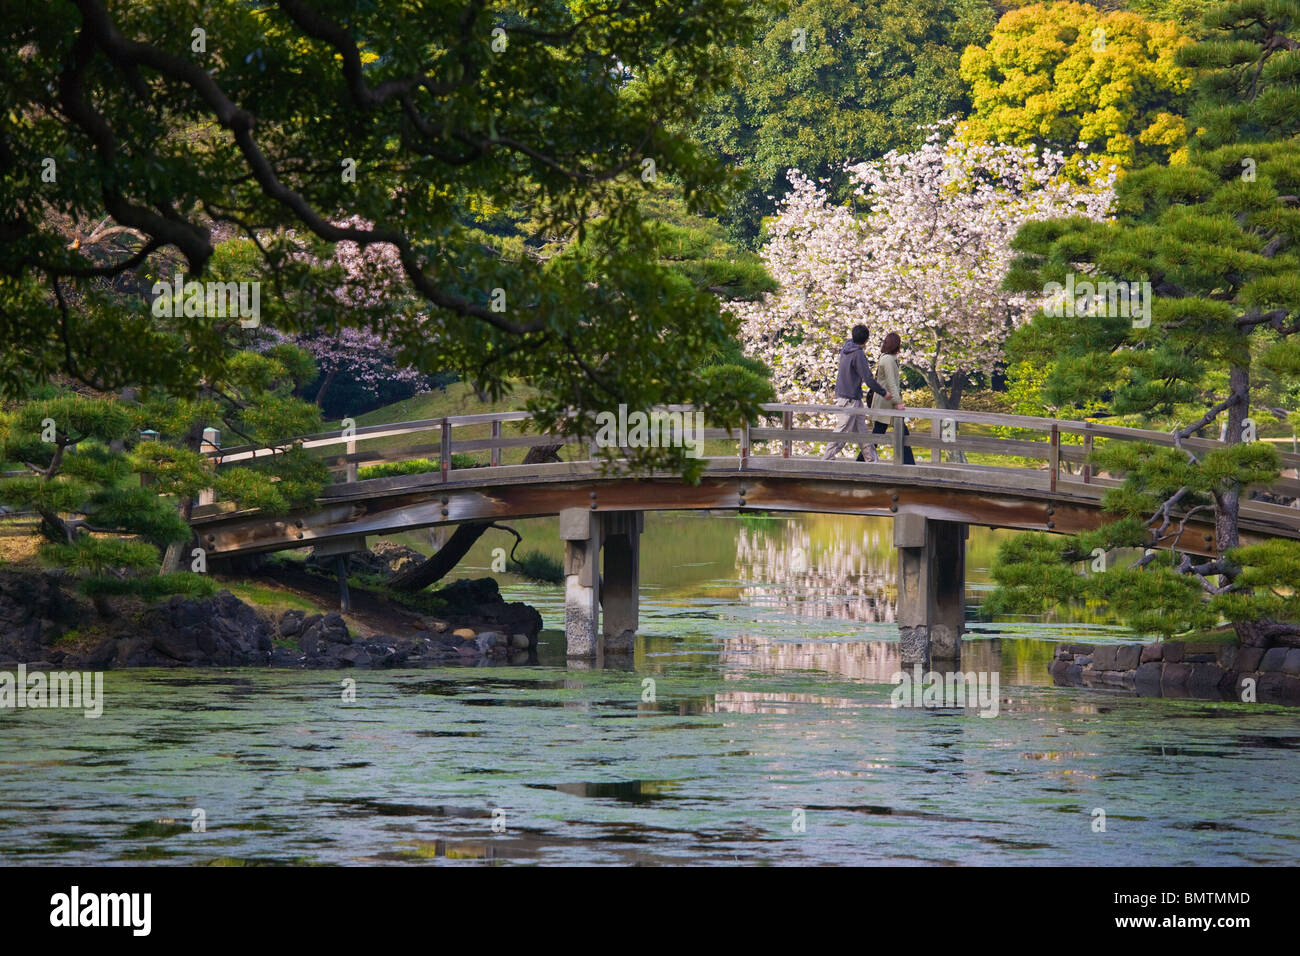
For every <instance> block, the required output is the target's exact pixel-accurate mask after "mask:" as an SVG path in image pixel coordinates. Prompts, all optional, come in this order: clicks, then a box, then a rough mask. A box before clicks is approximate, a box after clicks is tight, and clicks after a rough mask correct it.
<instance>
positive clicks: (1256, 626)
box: [995, 0, 1300, 643]
mask: <svg viewBox="0 0 1300 956" xmlns="http://www.w3.org/2000/svg"><path fill="white" fill-rule="evenodd" d="M1204 25H1205V31H1204V32H1205V34H1206V37H1207V39H1206V40H1205V41H1204V42H1202V43H1199V44H1195V45H1192V46H1189V47H1187V48H1185V49H1184V50H1183V51H1182V52H1181V53H1180V59H1181V61H1182V62H1183V64H1184V65H1185V66H1187V67H1188V68H1190V69H1193V70H1195V71H1196V79H1195V83H1194V89H1195V92H1196V99H1195V103H1194V106H1193V109H1192V112H1191V115H1190V124H1191V136H1190V137H1189V142H1188V160H1187V162H1186V163H1181V164H1173V165H1168V166H1158V165H1157V166H1147V167H1145V168H1143V169H1141V170H1137V171H1135V172H1133V173H1132V174H1130V175H1129V176H1127V177H1125V178H1124V179H1123V180H1122V181H1121V183H1120V187H1119V194H1118V200H1117V211H1118V215H1117V218H1116V220H1115V221H1114V222H1112V223H1106V224H1100V223H1095V222H1090V221H1086V220H1082V219H1071V220H1058V221H1052V222H1041V223H1031V224H1029V225H1027V226H1026V227H1025V228H1024V230H1022V232H1021V233H1020V235H1019V236H1018V238H1017V242H1016V246H1017V248H1018V249H1019V250H1020V251H1021V252H1023V254H1024V255H1023V258H1022V259H1021V260H1020V261H1019V262H1018V263H1017V265H1016V267H1015V268H1014V269H1013V272H1012V276H1011V278H1010V279H1009V280H1008V281H1009V283H1011V284H1012V285H1014V286H1015V287H1016V288H1019V289H1021V290H1025V291H1029V290H1034V289H1037V290H1039V291H1045V288H1046V287H1045V286H1044V283H1045V282H1059V283H1062V284H1064V283H1065V282H1066V280H1067V278H1069V275H1070V273H1073V274H1074V278H1075V279H1076V280H1090V281H1096V280H1100V279H1111V280H1115V281H1127V282H1141V281H1145V282H1149V283H1150V288H1151V290H1152V292H1153V296H1152V301H1151V310H1150V323H1149V325H1147V326H1145V327H1143V326H1144V320H1141V319H1135V318H1133V317H1132V316H1131V315H1129V314H1128V311H1129V310H1123V311H1124V312H1125V314H1124V315H1116V314H1103V313H1104V312H1106V311H1107V310H1104V309H1100V308H1094V309H1092V310H1091V311H1090V312H1089V311H1088V309H1087V308H1086V306H1087V303H1086V302H1083V301H1082V300H1080V303H1079V304H1080V306H1081V307H1084V312H1085V313H1087V314H1084V315H1081V316H1069V315H1061V316H1060V317H1053V316H1052V314H1051V313H1050V311H1045V312H1044V313H1043V314H1040V315H1039V316H1037V317H1036V318H1035V320H1034V321H1033V322H1032V323H1031V324H1030V325H1029V326H1027V327H1025V328H1024V329H1023V330H1022V331H1021V332H1020V333H1018V335H1017V336H1016V338H1015V340H1014V341H1013V343H1012V347H1011V351H1012V354H1013V356H1015V357H1017V358H1019V359H1020V360H1030V361H1032V360H1034V359H1038V360H1041V362H1042V363H1048V362H1054V365H1053V367H1052V371H1051V374H1050V375H1049V376H1048V379H1047V382H1046V383H1045V386H1044V392H1045V394H1046V397H1047V398H1048V399H1049V400H1050V401H1052V402H1053V403H1054V404H1058V405H1061V406H1068V405H1070V404H1075V405H1082V404H1085V403H1087V402H1089V401H1095V400H1096V399H1097V398H1098V397H1099V396H1104V397H1106V398H1107V400H1108V404H1109V407H1110V409H1111V411H1113V412H1114V413H1115V414H1118V415H1137V416H1140V417H1142V418H1144V419H1146V420H1149V421H1161V422H1163V423H1164V424H1166V425H1168V424H1169V423H1170V422H1173V423H1175V427H1174V428H1173V435H1174V438H1175V447H1173V448H1167V447H1166V448H1160V447H1156V446H1151V445H1147V446H1135V445H1132V444H1129V443H1113V444H1110V445H1107V446H1104V447H1099V448H1098V450H1097V452H1096V454H1095V459H1096V464H1097V465H1099V466H1101V467H1102V468H1105V469H1108V470H1112V471H1117V472H1123V473H1124V476H1125V477H1124V482H1123V485H1122V486H1121V487H1118V488H1114V489H1112V490H1110V491H1108V492H1107V494H1106V496H1105V498H1104V501H1103V505H1104V507H1105V509H1106V511H1107V512H1108V513H1109V515H1110V516H1111V518H1112V520H1111V521H1110V522H1109V523H1108V524H1107V525H1106V526H1105V527H1103V528H1102V529H1100V530H1099V531H1097V532H1093V533H1090V534H1084V535H1079V536H1077V537H1074V538H1055V539H1047V538H1045V537H1041V536H1039V537H1029V538H1027V539H1020V540H1017V541H1015V542H1014V543H1012V544H1010V545H1009V546H1008V547H1006V548H1005V549H1004V551H1003V554H1002V555H1001V558H1000V561H999V564H998V566H997V568H996V569H995V576H996V577H997V579H998V581H999V584H1000V585H1002V587H1001V589H1000V591H999V594H998V596H997V600H996V602H995V606H1000V607H1019V608H1022V609H1025V608H1031V607H1039V608H1041V607H1043V606H1044V605H1046V604H1050V603H1052V602H1053V601H1056V600H1058V599H1070V598H1077V599H1087V598H1100V599H1103V600H1110V601H1112V602H1113V603H1112V606H1113V607H1114V608H1115V609H1116V610H1117V611H1118V612H1119V613H1120V614H1121V615H1122V616H1123V617H1124V618H1125V619H1126V620H1127V621H1128V622H1129V623H1130V625H1132V626H1133V627H1135V628H1136V629H1139V630H1151V631H1158V632H1163V633H1166V634H1168V633H1173V632H1175V631H1179V630H1184V629H1187V628H1192V627H1198V626H1204V625H1206V624H1209V623H1213V622H1214V621H1215V620H1217V619H1218V617H1219V616H1220V615H1225V616H1226V617H1227V618H1228V619H1229V620H1231V621H1232V622H1233V623H1234V624H1235V625H1236V628H1237V632H1238V635H1239V636H1240V637H1241V638H1242V639H1243V641H1247V642H1251V643H1260V642H1262V641H1264V640H1266V639H1268V638H1269V637H1270V636H1276V635H1278V634H1281V633H1291V634H1295V633H1300V623H1298V621H1297V615H1296V608H1295V606H1294V601H1290V602H1288V601H1286V600H1283V599H1282V598H1280V597H1279V594H1283V595H1284V594H1286V593H1288V592H1289V593H1292V594H1293V593H1295V592H1296V590H1297V589H1300V545H1297V544H1296V543H1295V542H1287V541H1274V542H1270V543H1269V544H1266V545H1255V546H1249V547H1241V546H1239V545H1240V535H1239V527H1238V526H1239V508H1240V503H1241V500H1242V496H1243V495H1244V494H1247V491H1246V489H1247V486H1249V485H1250V484H1251V483H1254V482H1268V481H1271V480H1274V479H1275V478H1276V477H1277V476H1278V474H1279V469H1280V462H1279V458H1278V455H1277V453H1276V451H1275V450H1274V449H1273V448H1272V447H1271V446H1270V445H1269V444H1268V443H1266V442H1260V441H1256V440H1255V438H1256V436H1257V429H1258V427H1259V423H1258V422H1257V421H1256V418H1255V417H1254V416H1263V415H1273V416H1275V417H1282V416H1286V415H1287V414H1288V412H1287V411H1286V410H1285V409H1276V408H1260V407H1258V406H1257V404H1256V403H1257V400H1258V397H1259V396H1260V395H1261V394H1265V393H1269V394H1275V393H1276V382H1277V380H1278V379H1280V380H1281V381H1282V382H1283V383H1285V382H1287V381H1288V380H1290V381H1292V382H1293V381H1294V380H1295V378H1296V376H1297V373H1300V335H1297V333H1298V332H1300V255H1298V252H1300V140H1298V138H1297V134H1298V133H1300V40H1298V39H1297V38H1298V37H1300V4H1297V3H1296V2H1293V0H1240V2H1233V3H1225V4H1221V5H1219V6H1217V7H1215V8H1214V9H1213V10H1211V11H1210V12H1209V13H1207V15H1206V18H1205V24H1204ZM1067 311H1068V310H1067ZM1109 311H1112V312H1116V311H1120V310H1109ZM1192 409H1195V411H1191V410H1192ZM1293 420H1294V419H1293ZM1206 429H1211V433H1210V434H1209V435H1208V436H1206V437H1212V438H1217V437H1219V435H1220V434H1222V436H1223V439H1224V445H1223V446H1221V447H1217V448H1214V449H1212V450H1209V451H1204V450H1197V449H1193V448H1190V447H1188V446H1187V445H1186V444H1184V442H1185V441H1186V440H1187V439H1189V438H1192V437H1193V436H1198V435H1200V434H1201V433H1203V432H1204V431H1205V430H1206ZM1193 516H1196V517H1210V516H1212V518H1213V521H1214V542H1213V544H1214V552H1215V553H1214V555H1213V556H1212V557H1211V558H1209V559H1206V560H1202V559H1198V558H1195V557H1193V556H1191V555H1188V554H1180V553H1178V552H1177V551H1174V552H1173V553H1172V554H1171V553H1170V552H1165V551H1158V550H1153V551H1149V552H1147V553H1146V554H1145V555H1144V556H1143V557H1142V558H1140V559H1139V560H1137V561H1136V562H1135V563H1134V564H1133V565H1132V566H1130V567H1116V568H1115V569H1113V570H1110V571H1107V572H1105V573H1104V574H1095V573H1094V574H1090V575H1083V576H1081V575H1078V574H1075V573H1074V572H1073V571H1072V570H1071V569H1069V568H1068V565H1069V564H1071V563H1073V562H1077V561H1080V560H1083V559H1084V558H1087V557H1089V556H1090V555H1092V554H1093V553H1094V549H1096V548H1102V549H1111V548H1115V547H1121V546H1128V547H1145V548H1151V547H1153V546H1155V545H1158V544H1168V543H1170V542H1171V541H1176V540H1177V537H1176V535H1177V533H1178V531H1179V530H1180V528H1181V526H1182V524H1183V523H1184V522H1185V521H1186V520H1187V519H1188V518H1191V517H1193Z"/></svg>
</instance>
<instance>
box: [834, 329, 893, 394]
mask: <svg viewBox="0 0 1300 956" xmlns="http://www.w3.org/2000/svg"><path fill="white" fill-rule="evenodd" d="M864 382H865V383H866V386H867V388H869V389H871V391H873V392H875V393H876V394H877V395H884V394H885V390H884V389H883V388H881V387H880V383H879V382H877V381H876V377H875V376H874V375H872V374H871V366H870V365H868V364H867V354H866V353H865V352H863V351H862V346H861V345H859V344H858V343H857V342H853V341H849V342H845V343H844V347H843V348H842V349H840V371H839V374H838V375H837V376H836V377H835V397H836V398H853V399H857V400H858V401H861V400H862V385H863V383H864Z"/></svg>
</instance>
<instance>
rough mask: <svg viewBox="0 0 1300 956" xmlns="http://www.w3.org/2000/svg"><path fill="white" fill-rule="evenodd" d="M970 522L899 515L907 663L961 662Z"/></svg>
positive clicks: (901, 608)
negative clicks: (967, 525)
mask: <svg viewBox="0 0 1300 956" xmlns="http://www.w3.org/2000/svg"><path fill="white" fill-rule="evenodd" d="M966 535H967V528H966V525H964V524H962V523H960V522H956V521H935V520H932V519H929V518H926V517H925V515H919V514H907V513H904V514H899V515H897V516H895V518H894V547H896V548H897V549H898V614H897V618H898V632H899V643H900V644H901V645H902V658H903V663H904V664H923V665H925V666H926V667H929V666H930V664H931V662H932V661H943V662H948V661H951V662H960V661H961V635H962V632H963V631H964V630H965V620H966Z"/></svg>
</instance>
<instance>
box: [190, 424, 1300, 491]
mask: <svg viewBox="0 0 1300 956" xmlns="http://www.w3.org/2000/svg"><path fill="white" fill-rule="evenodd" d="M761 409H762V414H761V415H760V419H761V420H759V421H756V422H752V423H749V424H747V425H745V426H744V427H742V428H738V429H731V430H728V429H723V428H711V427H707V423H706V427H705V429H704V432H703V435H701V436H698V437H701V438H702V439H703V440H705V441H707V442H712V443H715V449H714V450H716V443H717V442H719V441H721V442H726V443H728V444H729V445H732V446H733V447H734V448H735V451H734V453H729V454H726V455H711V456H708V457H709V460H710V462H711V463H712V464H720V463H722V464H725V462H727V461H730V460H734V461H735V463H736V467H737V468H738V469H740V470H746V469H749V468H753V467H761V466H762V460H763V459H770V458H782V459H791V458H793V459H801V460H807V461H814V460H816V459H815V458H814V457H813V456H812V455H801V454H797V453H796V452H797V450H798V449H799V448H800V446H805V447H806V446H807V445H809V444H813V443H822V442H828V441H839V440H846V441H848V442H849V443H851V444H857V442H858V440H859V436H858V435H854V434H849V435H845V434H843V433H838V432H836V431H834V429H833V426H828V422H832V421H834V419H833V418H832V417H831V416H841V415H846V414H849V415H856V416H860V417H863V418H864V419H865V420H866V423H867V425H866V427H867V429H868V430H869V429H870V426H871V423H872V422H873V421H885V422H886V423H887V424H888V425H889V426H890V431H889V434H888V435H886V434H881V435H877V436H861V437H862V438H864V439H866V440H868V441H870V439H871V437H875V438H876V439H877V441H876V442H875V443H876V444H878V445H881V446H885V447H890V446H891V445H892V449H893V461H892V466H894V467H904V466H903V464H902V463H903V448H904V447H905V446H910V447H912V448H915V449H928V450H929V453H930V460H929V461H928V462H922V464H925V465H927V466H932V467H945V468H961V469H966V470H969V471H972V472H977V471H987V470H989V469H993V470H998V469H1001V468H1007V467H1011V468H1023V467H1024V465H1023V460H1024V459H1030V460H1037V461H1042V462H1046V468H1047V472H1048V481H1049V486H1050V488H1051V489H1052V490H1056V486H1057V482H1058V477H1059V475H1060V474H1061V471H1062V467H1063V466H1065V467H1067V468H1069V467H1070V466H1077V468H1078V471H1077V475H1078V476H1079V478H1080V479H1081V480H1082V482H1083V483H1085V484H1091V483H1094V482H1104V483H1107V484H1109V483H1111V482H1113V481H1115V480H1116V476H1110V477H1109V478H1106V477H1102V476H1097V475H1095V474H1093V471H1092V469H1091V467H1090V466H1089V465H1088V463H1087V460H1088V457H1089V455H1090V453H1091V452H1092V450H1093V448H1094V447H1095V445H1096V444H1097V443H1098V442H1106V441H1136V442H1149V443H1152V444H1155V445H1160V446H1165V447H1172V446H1174V445H1175V441H1174V438H1173V436H1172V434H1170V433H1167V432H1160V431H1153V430H1150V429H1141V428H1128V427H1124V426H1117V425H1107V424H1104V423H1099V422H1089V421H1072V420H1065V419H1052V418H1038V417H1033V416H1026V415H1007V414H1002V413H996V412H976V411H964V410H961V409H936V408H911V407H908V408H905V409H902V410H899V411H894V410H885V409H880V410H875V411H873V410H871V409H866V408H864V409H853V408H843V407H840V406H836V405H822V404H790V403H772V404H766V405H763V406H761ZM657 410H658V411H664V412H686V411H693V410H694V408H693V406H689V405H669V406H662V407H661V408H660V409H657ZM532 417H533V416H532V415H531V414H530V413H528V412H524V411H510V412H487V413H482V414H475V415H452V416H446V417H443V418H433V419H422V420H418V421H408V422H397V423H393V424H386V425H368V426H362V427H359V428H355V429H348V430H343V429H340V430H335V431H328V432H321V433H318V434H313V435H304V436H301V437H299V438H295V439H292V440H290V441H288V442H286V443H283V444H281V445H278V446H274V447H262V448H256V447H250V446H241V447H235V448H223V449H217V450H215V451H213V452H212V453H211V455H212V456H213V457H215V458H216V459H217V460H218V462H219V464H220V465H221V466H228V465H233V464H239V463H244V462H250V461H254V460H256V459H259V458H264V457H267V456H270V455H274V454H277V453H279V452H282V451H284V450H285V449H287V448H288V447H291V446H292V445H295V444H296V445H300V446H301V447H303V448H307V449H331V448H337V447H339V446H343V452H344V453H343V454H341V455H330V456H326V457H325V459H324V460H325V462H326V464H327V466H328V467H330V468H331V469H332V470H335V471H337V472H340V473H342V476H343V477H344V478H345V480H349V481H355V480H356V473H357V468H358V466H360V465H364V464H370V463H396V462H403V461H410V460H413V459H419V458H424V457H431V456H434V455H436V457H437V460H438V469H437V472H436V473H437V474H438V480H440V481H444V482H446V481H452V480H456V479H458V478H459V477H460V476H459V475H458V476H456V479H453V475H452V472H453V471H459V470H460V469H455V468H454V467H453V456H454V455H457V454H467V453H473V454H482V453H483V452H487V454H488V459H489V460H488V462H487V463H486V465H478V466H476V468H475V469H474V470H475V471H476V472H479V471H480V469H481V468H483V467H487V468H507V469H510V470H511V471H517V470H519V469H520V466H518V465H506V464H504V463H503V453H504V452H507V451H513V450H517V449H529V448H533V447H537V446H541V445H552V446H560V447H562V448H567V449H569V459H568V460H569V461H582V460H588V459H592V458H594V457H595V456H596V449H595V447H594V445H593V443H592V440H591V439H590V438H582V437H579V436H573V435H569V436H562V435H556V434H549V433H543V432H536V431H533V432H530V431H527V430H526V426H523V425H522V423H525V422H531V421H532ZM904 420H906V421H908V422H911V423H913V424H914V425H915V423H917V422H924V421H928V422H929V423H930V428H929V429H924V428H922V429H914V430H913V432H912V434H910V435H907V436H904V435H903V433H902V429H901V428H898V427H896V426H897V425H898V424H900V423H901V422H903V421H904ZM484 426H486V431H487V435H486V437H484V436H483V435H482V433H483V431H484V430H485V429H484ZM962 426H979V427H981V429H985V428H988V427H994V428H1007V429H1015V430H1017V431H1020V432H1027V433H1030V434H1031V435H1034V436H1041V437H1036V438H1025V437H1010V438H1007V437H1000V436H997V435H989V434H975V433H972V431H971V430H970V428H969V427H968V428H967V429H966V430H965V431H964V432H963V428H962ZM510 427H513V429H514V432H515V433H514V434H508V433H507V431H508V428H510ZM458 430H459V433H460V435H462V436H464V435H465V434H466V432H467V431H471V430H472V431H473V432H474V433H475V437H459V438H458V437H457V433H458ZM926 432H928V434H927V433H926ZM422 436H423V437H427V438H436V441H423V442H421V441H419V440H418V439H419V438H420V437H422ZM401 438H412V439H415V440H416V441H415V443H414V444H410V445H404V446H403V447H400V448H392V447H385V448H380V449H374V450H369V451H358V446H359V445H361V444H365V443H369V442H376V441H379V440H385V442H386V444H391V440H393V439H401ZM1181 444H1182V446H1183V447H1184V448H1186V449H1188V450H1190V451H1193V452H1195V453H1197V454H1203V453H1205V452H1207V451H1211V450H1213V449H1215V448H1223V447H1227V446H1226V443H1223V442H1220V441H1217V440H1214V439H1207V438H1199V437H1196V438H1187V439H1183V441H1182V443H1181ZM584 445H585V446H586V447H585V448H583V447H581V446H584ZM572 446H579V449H580V450H578V452H577V454H576V455H574V454H573V447H572ZM942 452H949V453H952V454H950V456H949V458H950V460H949V461H942V460H941V458H942V455H941V453H942ZM956 453H960V454H956ZM967 455H979V456H985V457H987V458H993V459H995V460H1001V461H1005V462H1006V465H999V464H988V463H982V464H978V465H975V464H972V463H971V462H969V461H965V460H962V459H963V458H964V457H965V456H967ZM1281 457H1282V460H1283V468H1284V470H1297V471H1300V455H1297V454H1291V453H1282V455H1281ZM954 458H955V459H957V460H952V459H954ZM890 466H891V463H885V464H884V467H890ZM466 470H468V469H466ZM465 477H468V476H465ZM481 477H482V476H481V473H479V474H475V475H474V478H476V479H479V478H481ZM1071 477H1073V474H1071ZM1257 490H1262V491H1267V492H1268V493H1270V494H1272V495H1274V496H1280V497H1284V498H1300V480H1296V479H1293V478H1283V479H1280V480H1279V481H1277V482H1275V483H1273V484H1272V485H1270V486H1268V487H1267V488H1260V489H1257Z"/></svg>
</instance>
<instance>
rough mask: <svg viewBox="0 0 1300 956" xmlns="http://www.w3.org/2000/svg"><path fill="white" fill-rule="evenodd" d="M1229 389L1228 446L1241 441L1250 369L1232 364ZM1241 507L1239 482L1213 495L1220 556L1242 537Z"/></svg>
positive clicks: (1226, 579) (1225, 580)
mask: <svg viewBox="0 0 1300 956" xmlns="http://www.w3.org/2000/svg"><path fill="white" fill-rule="evenodd" d="M1228 389H1229V393H1230V395H1231V396H1232V397H1233V398H1235V399H1236V401H1235V402H1233V403H1232V404H1231V405H1229V406H1228V427H1227V435H1226V436H1225V438H1224V440H1225V441H1226V442H1227V443H1228V444H1229V445H1237V444H1240V443H1241V438H1242V427H1243V423H1244V422H1245V421H1246V419H1247V418H1249V417H1250V370H1249V369H1246V368H1241V367H1238V366H1235V365H1234V366H1233V367H1232V369H1231V371H1230V372H1229V373H1228ZM1240 508H1241V484H1240V483H1239V482H1235V481H1234V482H1232V483H1231V484H1230V485H1229V486H1228V489H1227V490H1226V491H1222V492H1215V494H1214V550H1215V551H1216V552H1217V553H1218V554H1219V555H1223V554H1224V553H1225V552H1226V551H1227V550H1228V549H1229V548H1235V547H1236V546H1237V545H1238V544H1239V543H1240V540H1241V537H1240V532H1239V529H1238V512H1239V511H1240ZM1235 577H1236V574H1235V573H1233V572H1230V573H1228V574H1223V575H1220V577H1219V585H1220V586H1223V585H1226V584H1229V583H1230V582H1231V581H1232V579H1233V578H1235Z"/></svg>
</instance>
